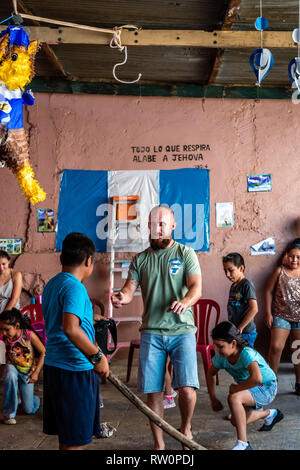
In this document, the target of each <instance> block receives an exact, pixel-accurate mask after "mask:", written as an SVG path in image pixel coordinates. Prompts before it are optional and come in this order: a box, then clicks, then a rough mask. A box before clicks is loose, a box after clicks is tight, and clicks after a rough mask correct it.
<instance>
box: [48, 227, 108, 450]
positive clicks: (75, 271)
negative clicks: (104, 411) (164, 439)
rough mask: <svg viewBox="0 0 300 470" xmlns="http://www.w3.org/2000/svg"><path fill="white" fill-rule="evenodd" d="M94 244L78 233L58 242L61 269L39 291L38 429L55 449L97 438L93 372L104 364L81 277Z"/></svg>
mask: <svg viewBox="0 0 300 470" xmlns="http://www.w3.org/2000/svg"><path fill="white" fill-rule="evenodd" d="M94 253H95V246H94V243H93V242H92V240H90V239H89V238H88V237H87V236H86V235H84V234H81V233H70V234H69V235H67V237H66V238H65V239H64V241H63V246H62V252H61V258H60V259H61V264H62V272H61V273H59V274H57V275H56V276H54V277H53V278H52V279H50V281H49V282H48V283H47V285H46V287H45V289H44V292H43V315H44V320H45V328H46V335H47V344H46V356H45V366H44V406H43V432H44V433H45V434H52V435H53V434H57V435H58V439H59V448H60V449H61V450H71V449H73V450H75V449H76V450H77V449H78V450H83V449H84V448H85V446H86V445H87V444H89V443H90V442H91V440H92V437H93V435H95V436H98V437H99V436H100V434H101V432H100V412H99V376H98V374H99V375H101V376H104V377H107V376H108V373H109V368H108V362H107V359H106V357H105V356H104V355H103V354H102V351H101V349H100V348H99V347H98V346H97V345H96V344H95V330H94V326H93V307H92V303H91V301H90V299H89V296H88V293H87V290H86V288H85V287H84V285H83V281H84V280H85V279H87V278H88V277H89V276H90V275H91V274H92V271H93V256H94Z"/></svg>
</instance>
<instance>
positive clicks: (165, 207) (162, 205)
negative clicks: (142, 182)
mask: <svg viewBox="0 0 300 470" xmlns="http://www.w3.org/2000/svg"><path fill="white" fill-rule="evenodd" d="M159 209H167V210H168V211H169V212H170V214H171V216H172V217H173V219H175V214H174V211H173V209H172V208H171V207H170V206H168V205H167V204H159V205H158V206H154V207H152V209H151V211H150V214H149V216H150V215H151V214H152V213H153V212H154V211H156V210H159Z"/></svg>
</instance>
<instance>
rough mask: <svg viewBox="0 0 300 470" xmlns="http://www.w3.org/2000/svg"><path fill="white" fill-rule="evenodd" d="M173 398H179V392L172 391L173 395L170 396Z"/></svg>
mask: <svg viewBox="0 0 300 470" xmlns="http://www.w3.org/2000/svg"><path fill="white" fill-rule="evenodd" d="M170 396H171V397H172V398H175V397H177V392H176V391H175V390H172V393H171V395H170Z"/></svg>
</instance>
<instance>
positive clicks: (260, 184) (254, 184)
mask: <svg viewBox="0 0 300 470" xmlns="http://www.w3.org/2000/svg"><path fill="white" fill-rule="evenodd" d="M247 187H248V192H249V193H253V192H258V191H272V177H271V175H270V174H267V175H247Z"/></svg>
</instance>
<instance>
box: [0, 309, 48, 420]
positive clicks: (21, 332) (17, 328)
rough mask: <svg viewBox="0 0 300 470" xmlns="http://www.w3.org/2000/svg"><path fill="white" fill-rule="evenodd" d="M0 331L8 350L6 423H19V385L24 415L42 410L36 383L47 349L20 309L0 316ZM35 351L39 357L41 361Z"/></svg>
mask: <svg viewBox="0 0 300 470" xmlns="http://www.w3.org/2000/svg"><path fill="white" fill-rule="evenodd" d="M0 330H1V332H2V333H3V341H4V344H5V348H6V364H5V366H4V378H3V386H4V407H3V422H4V423H5V424H16V419H15V416H16V413H17V408H18V386H19V387H20V397H21V403H22V407H23V410H24V412H25V413H28V414H34V413H36V411H37V410H38V409H39V406H40V399H39V397H38V396H35V395H34V383H35V382H37V380H38V376H39V373H40V370H41V368H42V366H43V363H44V356H45V347H44V345H43V343H42V342H41V340H40V339H39V337H38V335H37V334H36V333H35V332H34V331H33V329H32V327H31V325H30V324H29V323H28V322H27V321H25V319H24V318H23V316H22V314H21V312H20V311H19V310H18V309H16V308H12V309H11V310H5V311H4V312H2V313H1V314H0ZM35 350H36V351H37V352H38V354H39V358H38V360H37V362H36V361H35V356H34V351H35Z"/></svg>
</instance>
